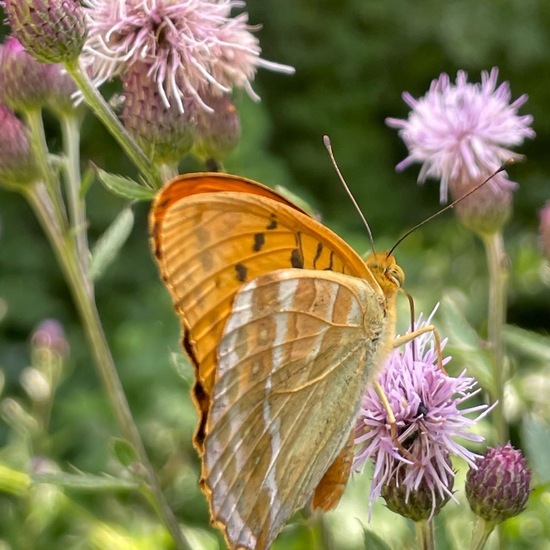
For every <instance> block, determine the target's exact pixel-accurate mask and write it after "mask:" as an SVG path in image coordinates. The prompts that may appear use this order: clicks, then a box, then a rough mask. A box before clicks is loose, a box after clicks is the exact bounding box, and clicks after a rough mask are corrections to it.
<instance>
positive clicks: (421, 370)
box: [354, 313, 489, 517]
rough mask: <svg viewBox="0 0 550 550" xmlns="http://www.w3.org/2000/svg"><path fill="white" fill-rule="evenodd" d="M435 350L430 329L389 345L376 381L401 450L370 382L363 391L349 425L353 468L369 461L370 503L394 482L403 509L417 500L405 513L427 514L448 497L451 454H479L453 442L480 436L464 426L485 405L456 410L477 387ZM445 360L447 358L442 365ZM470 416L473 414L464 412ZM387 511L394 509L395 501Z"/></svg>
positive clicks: (484, 409)
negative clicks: (452, 372)
mask: <svg viewBox="0 0 550 550" xmlns="http://www.w3.org/2000/svg"><path fill="white" fill-rule="evenodd" d="M432 316H433V313H432V315H431V316H430V317H428V319H427V320H426V321H423V320H422V316H421V318H419V320H418V322H417V323H416V328H421V327H423V326H426V325H427V324H429V323H430V321H431V318H432ZM444 345H445V341H444V342H442V347H443V346H444ZM413 348H414V353H413ZM437 355H438V354H437V351H436V347H435V341H434V338H433V333H432V332H428V333H426V334H423V335H421V336H419V337H417V338H415V339H414V340H413V341H411V342H408V343H407V344H405V346H404V347H403V349H402V350H401V349H395V350H393V352H392V353H391V354H390V356H389V358H388V360H387V361H386V364H385V366H384V370H383V372H382V373H381V375H380V376H379V378H378V382H379V384H380V386H381V387H382V389H383V390H384V393H385V395H386V397H387V399H388V402H389V406H390V408H391V410H392V412H393V414H394V416H395V419H396V429H397V433H398V441H399V445H400V446H401V449H400V448H399V446H398V445H397V444H396V442H395V438H394V436H393V435H392V430H391V425H390V424H389V422H388V411H387V408H386V406H385V404H384V403H383V402H382V401H381V399H380V397H379V395H378V393H377V392H376V390H375V388H374V387H373V385H372V384H369V386H368V387H367V388H366V390H365V393H364V395H363V400H362V403H361V410H360V413H359V417H358V419H357V423H356V428H355V443H356V454H355V461H354V468H355V469H361V468H362V467H364V465H365V463H366V462H367V461H369V460H371V461H372V462H373V468H374V470H373V479H372V483H371V490H370V499H369V500H370V505H371V506H372V504H373V503H374V501H375V500H376V499H377V498H378V497H379V496H380V494H381V493H382V494H383V491H385V493H386V495H388V497H389V498H390V499H391V500H392V501H394V500H395V498H396V494H397V493H396V491H395V490H392V487H396V486H399V487H400V492H399V494H398V496H399V498H401V499H402V500H403V502H402V506H401V508H402V509H406V508H407V507H409V508H410V504H411V503H415V504H416V505H415V506H413V509H412V510H410V509H409V512H408V514H409V515H408V517H413V516H416V517H425V516H426V514H427V515H428V517H429V516H430V515H433V514H434V513H435V512H436V511H437V510H439V509H440V508H441V506H442V505H443V504H444V503H445V502H446V501H447V500H448V499H449V498H453V496H452V479H453V478H454V472H453V469H452V467H451V465H450V462H449V457H450V456H451V455H455V456H459V457H462V458H463V459H464V460H465V461H466V462H468V463H469V464H473V463H474V460H475V458H476V457H477V456H478V455H476V454H474V453H473V452H471V451H469V450H468V449H466V448H465V447H463V446H462V445H461V444H460V443H458V442H457V441H455V439H456V438H460V439H462V440H466V441H474V442H479V441H482V440H483V438H482V437H481V436H480V435H477V434H475V433H472V432H471V431H470V429H471V428H472V426H474V425H475V423H476V422H477V421H478V420H479V419H480V418H481V417H483V416H484V415H485V414H487V412H488V410H489V409H488V407H487V405H477V406H473V407H469V408H464V409H461V408H460V406H461V405H462V404H463V403H464V402H465V401H467V400H468V399H470V398H471V397H472V396H474V395H475V394H477V393H478V392H479V391H480V390H479V389H475V386H476V382H475V380H474V379H473V378H470V377H467V376H466V375H465V372H462V373H461V374H460V375H459V376H457V377H452V376H449V375H448V374H446V373H445V372H444V371H443V370H441V369H440V368H439V367H438V365H437ZM449 360H450V358H448V357H447V358H446V359H444V360H443V364H447V363H448V362H449ZM473 413H477V417H475V418H471V417H470V416H468V415H472V414H473ZM402 449H404V450H405V451H406V453H403V450H402ZM384 488H387V489H384ZM393 508H397V506H395V503H394V504H393Z"/></svg>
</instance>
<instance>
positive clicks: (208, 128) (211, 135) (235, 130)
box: [193, 93, 241, 162]
mask: <svg viewBox="0 0 550 550" xmlns="http://www.w3.org/2000/svg"><path fill="white" fill-rule="evenodd" d="M201 98H202V99H203V100H204V103H205V104H207V105H208V106H209V107H211V108H212V109H213V112H208V111H206V110H204V109H198V110H197V138H196V141H195V145H194V146H193V152H194V153H195V154H196V155H197V156H198V157H199V158H200V159H202V160H205V161H207V162H208V161H216V162H218V161H221V160H223V159H224V158H225V157H226V156H227V155H228V154H229V153H230V152H231V151H233V149H234V148H235V147H236V146H237V143H238V142H239V139H240V137H241V122H240V118H239V113H238V112H237V109H236V108H235V105H233V103H232V101H231V98H230V97H228V96H227V95H208V96H207V95H206V94H203V93H201Z"/></svg>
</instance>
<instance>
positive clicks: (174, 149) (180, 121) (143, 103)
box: [121, 64, 196, 163]
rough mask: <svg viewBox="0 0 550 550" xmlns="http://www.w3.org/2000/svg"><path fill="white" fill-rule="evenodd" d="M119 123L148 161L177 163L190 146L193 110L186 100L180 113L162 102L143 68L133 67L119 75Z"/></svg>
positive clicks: (193, 133)
mask: <svg viewBox="0 0 550 550" xmlns="http://www.w3.org/2000/svg"><path fill="white" fill-rule="evenodd" d="M123 86H124V92H123V97H124V108H123V111H122V116H121V118H122V122H123V124H124V126H125V127H126V129H127V130H128V131H129V132H130V133H131V134H132V135H133V136H134V138H135V140H136V141H137V142H138V143H139V145H140V146H141V147H142V149H143V150H144V151H145V152H146V153H147V154H148V155H149V156H150V157H151V159H152V160H154V161H156V162H162V163H178V162H179V161H180V160H181V159H182V158H183V157H184V156H185V155H186V154H187V153H188V152H189V151H190V150H191V147H192V146H193V143H194V139H195V126H196V120H195V118H196V116H195V112H196V107H195V106H194V104H193V102H192V101H186V104H185V109H184V111H183V112H180V111H179V109H178V108H177V106H176V104H175V103H172V104H171V105H169V106H166V104H165V103H164V102H163V101H162V98H161V97H160V94H159V92H158V89H157V87H156V85H155V83H154V82H152V81H151V79H150V78H149V77H148V75H147V67H145V66H143V65H141V66H140V65H138V64H135V65H134V66H133V67H132V69H131V70H130V71H128V72H127V73H126V74H125V75H124V76H123Z"/></svg>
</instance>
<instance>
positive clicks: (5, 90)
mask: <svg viewBox="0 0 550 550" xmlns="http://www.w3.org/2000/svg"><path fill="white" fill-rule="evenodd" d="M48 70H49V66H48V65H46V64H44V63H40V62H39V61H37V60H36V59H35V58H34V57H33V56H32V55H29V54H28V53H27V52H26V51H25V49H24V48H23V46H22V45H21V43H20V42H19V41H18V40H17V38H15V37H13V36H12V37H9V38H8V39H7V40H6V42H5V43H4V44H3V45H2V47H1V50H0V93H1V96H2V101H3V102H4V103H5V104H6V105H7V106H8V107H10V108H11V109H14V110H16V111H28V110H33V109H41V108H42V107H43V106H44V105H45V104H46V102H47V99H48V76H47V75H48Z"/></svg>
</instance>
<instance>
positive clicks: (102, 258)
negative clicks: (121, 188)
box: [90, 207, 134, 280]
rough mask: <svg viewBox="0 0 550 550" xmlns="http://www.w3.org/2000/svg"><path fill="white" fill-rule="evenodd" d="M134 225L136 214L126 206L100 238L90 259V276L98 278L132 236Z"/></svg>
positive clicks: (94, 278)
mask: <svg viewBox="0 0 550 550" xmlns="http://www.w3.org/2000/svg"><path fill="white" fill-rule="evenodd" d="M133 226H134V214H133V212H132V209H131V208H130V207H126V208H124V209H123V210H122V211H121V212H120V214H119V215H118V216H117V217H116V218H115V219H114V220H113V222H112V223H111V225H110V226H109V227H108V228H107V229H106V230H105V233H103V235H102V236H101V237H100V238H99V239H98V241H97V242H96V244H95V246H94V249H93V251H92V259H91V261H90V276H91V277H92V279H93V280H97V279H98V278H99V277H100V276H101V275H102V274H103V273H104V271H105V270H106V269H107V267H108V266H109V265H110V264H111V262H112V261H113V260H114V259H115V258H116V256H117V254H118V253H119V252H120V249H121V248H122V247H123V246H124V243H125V242H126V240H127V239H128V237H129V236H130V233H131V232H132V228H133Z"/></svg>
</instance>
